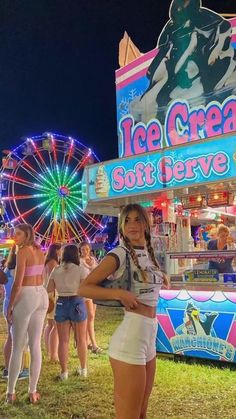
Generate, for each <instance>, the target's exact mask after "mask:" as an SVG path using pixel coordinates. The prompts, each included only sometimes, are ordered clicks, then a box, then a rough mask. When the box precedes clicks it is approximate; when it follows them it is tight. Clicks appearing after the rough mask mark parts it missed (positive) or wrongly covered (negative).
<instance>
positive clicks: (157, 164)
mask: <svg viewBox="0 0 236 419" xmlns="http://www.w3.org/2000/svg"><path fill="white" fill-rule="evenodd" d="M82 184H83V190H84V194H83V196H84V199H83V205H84V208H85V210H86V211H87V212H91V213H95V214H105V215H117V214H118V213H119V210H120V207H121V206H123V205H126V204H127V203H132V202H136V203H137V202H148V201H149V200H154V199H155V198H156V197H157V196H158V195H160V194H165V196H166V197H167V199H172V198H173V196H174V195H178V194H182V195H184V194H188V193H189V189H190V188H194V189H193V190H194V193H197V192H198V190H201V191H202V190H203V189H204V188H205V190H206V191H208V190H209V189H210V188H211V186H213V185H214V188H215V185H216V184H217V185H218V188H219V187H220V188H221V189H224V190H232V191H236V133H230V134H226V135H223V136H218V137H214V138H210V139H207V140H200V141H195V142H191V143H187V144H182V145H179V146H175V147H166V148H164V149H160V150H158V151H156V152H150V153H144V154H140V155H138V156H131V157H125V158H119V159H115V160H110V161H106V162H102V163H99V164H96V165H91V166H87V167H86V170H85V172H84V177H83V181H82Z"/></svg>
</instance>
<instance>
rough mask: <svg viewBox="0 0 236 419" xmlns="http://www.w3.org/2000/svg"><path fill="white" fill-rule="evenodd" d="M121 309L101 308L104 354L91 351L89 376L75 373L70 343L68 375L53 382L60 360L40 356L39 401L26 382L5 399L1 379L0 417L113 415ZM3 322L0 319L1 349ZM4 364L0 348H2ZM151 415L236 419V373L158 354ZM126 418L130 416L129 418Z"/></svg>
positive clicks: (100, 418) (103, 417)
mask: <svg viewBox="0 0 236 419" xmlns="http://www.w3.org/2000/svg"><path fill="white" fill-rule="evenodd" d="M121 316H122V313H121V311H120V310H116V309H115V310H114V309H113V310H112V309H105V308H99V309H98V314H97V322H96V329H97V338H98V342H99V344H100V345H101V346H102V347H103V348H104V349H105V351H104V352H105V353H104V355H100V356H95V355H90V358H89V372H90V375H89V378H88V379H81V378H79V377H78V376H76V375H75V371H76V368H77V366H78V360H77V358H76V354H75V350H74V348H73V344H72V342H71V358H70V377H69V379H68V381H67V382H61V383H60V382H57V381H56V380H55V377H56V375H57V374H58V372H59V367H58V365H54V364H50V363H49V362H48V361H47V360H46V359H45V355H44V360H43V369H42V374H41V378H40V383H39V391H40V392H41V396H42V400H41V401H40V403H39V404H37V405H35V406H32V405H30V404H29V403H28V401H27V382H25V381H21V382H19V383H18V386H17V396H18V402H17V403H16V404H15V405H14V406H6V405H5V404H4V400H5V391H6V382H3V381H1V382H0V418H1V419H5V418H10V419H13V418H20V419H26V418H27V419H28V418H33V419H51V418H57V419H61V418H68V419H69V418H71V419H77V418H81V419H82V418H86V419H95V418H98V419H109V418H114V409H113V404H112V374H111V370H110V366H109V362H108V357H107V355H106V349H107V347H108V341H109V337H110V336H111V334H112V332H113V330H114V329H115V327H116V326H117V324H118V323H119V321H120V319H121ZM4 331H5V325H4V321H3V318H2V317H1V318H0V332H1V333H0V349H1V347H2V343H3V340H4ZM0 361H1V362H0V363H1V364H2V363H3V362H2V361H3V358H2V351H1V352H0ZM148 418H150V419H165V418H172V419H180V418H185V419H200V418H201V419H236V372H235V371H231V370H230V369H228V368H226V369H219V368H213V367H210V366H203V365H196V364H194V365H192V364H191V365H189V364H185V363H182V362H181V363H180V362H174V361H170V360H163V359H157V373H156V379H155V386H154V388H153V393H152V396H151V400H150V406H149V415H148ZM127 419H128V418H127Z"/></svg>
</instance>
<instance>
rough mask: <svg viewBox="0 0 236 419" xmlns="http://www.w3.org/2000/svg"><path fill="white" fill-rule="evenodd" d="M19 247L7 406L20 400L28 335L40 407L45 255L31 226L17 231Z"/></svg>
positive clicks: (32, 393)
mask: <svg viewBox="0 0 236 419" xmlns="http://www.w3.org/2000/svg"><path fill="white" fill-rule="evenodd" d="M14 239H15V243H16V245H18V246H19V251H18V253H17V257H16V271H15V280H14V284H13V287H12V292H11V297H10V302H9V305H8V310H7V320H8V323H9V324H12V342H13V345H12V353H11V358H10V363H9V372H8V387H7V397H6V402H7V403H13V402H14V401H15V399H16V395H15V386H16V382H17V377H18V375H19V372H20V368H21V360H22V354H23V350H24V347H25V343H26V339H27V335H28V343H29V348H30V355H31V362H30V378H29V398H30V402H31V403H36V402H37V401H38V400H39V398H40V395H39V393H38V392H37V384H38V380H39V375H40V371H41V361H42V356H41V336H42V330H43V324H44V319H45V316H46V313H47V309H48V295H47V292H46V290H45V288H44V286H43V276H42V273H43V269H44V254H43V252H42V250H41V249H40V247H39V246H38V245H37V244H36V243H35V239H34V231H33V229H32V226H31V225H29V224H19V225H18V226H16V228H15V237H14Z"/></svg>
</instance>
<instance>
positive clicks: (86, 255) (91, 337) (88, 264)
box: [79, 242, 102, 355]
mask: <svg viewBox="0 0 236 419" xmlns="http://www.w3.org/2000/svg"><path fill="white" fill-rule="evenodd" d="M79 249H80V264H81V266H84V267H85V268H86V269H87V270H88V271H89V272H92V271H93V270H94V269H95V268H96V267H97V265H98V263H97V261H96V259H95V257H94V256H92V254H91V246H90V244H89V243H87V242H82V243H81V244H80V248H79ZM85 303H86V308H87V316H88V318H87V344H88V349H90V350H91V352H92V353H94V354H96V355H98V354H100V353H102V349H101V348H100V347H99V346H98V344H97V341H96V336H95V328H94V322H95V315H96V307H97V306H96V304H94V302H93V300H91V298H86V299H85Z"/></svg>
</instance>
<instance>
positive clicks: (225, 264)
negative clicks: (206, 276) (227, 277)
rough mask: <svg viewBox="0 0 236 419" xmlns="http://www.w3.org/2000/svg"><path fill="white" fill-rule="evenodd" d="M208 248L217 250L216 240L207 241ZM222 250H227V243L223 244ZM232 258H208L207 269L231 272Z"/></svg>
mask: <svg viewBox="0 0 236 419" xmlns="http://www.w3.org/2000/svg"><path fill="white" fill-rule="evenodd" d="M207 249H208V250H218V248H217V240H210V241H209V242H208V243H207ZM223 250H227V245H225V247H224V249H223ZM232 261H233V258H230V259H223V258H219V259H215V260H209V269H216V270H217V271H218V272H219V273H222V274H223V273H233V272H234V270H233V266H232Z"/></svg>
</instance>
